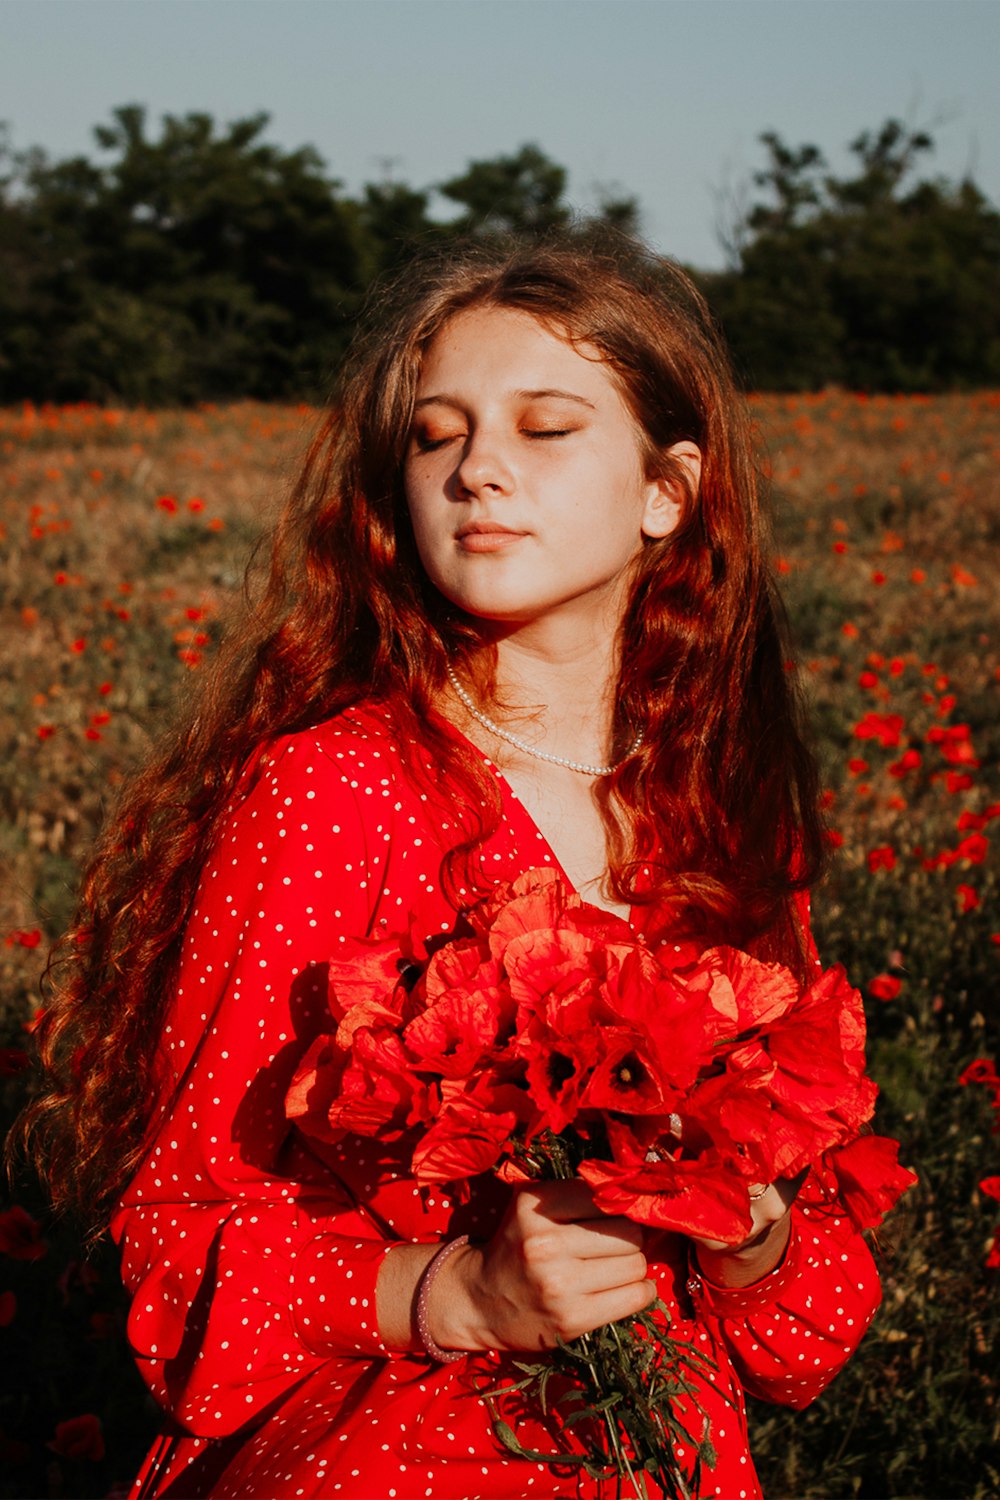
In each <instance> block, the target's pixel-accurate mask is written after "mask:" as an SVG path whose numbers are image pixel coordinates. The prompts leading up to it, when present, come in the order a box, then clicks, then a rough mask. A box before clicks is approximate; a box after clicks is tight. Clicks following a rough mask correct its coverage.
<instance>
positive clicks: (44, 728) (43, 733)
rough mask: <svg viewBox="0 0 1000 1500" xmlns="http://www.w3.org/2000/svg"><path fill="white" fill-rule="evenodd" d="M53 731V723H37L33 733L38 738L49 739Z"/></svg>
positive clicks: (54, 730)
mask: <svg viewBox="0 0 1000 1500" xmlns="http://www.w3.org/2000/svg"><path fill="white" fill-rule="evenodd" d="M55 732H56V726H55V725H54V724H39V726H38V728H37V729H36V730H35V733H36V734H37V735H38V738H39V739H40V740H50V739H51V738H52V736H53V735H54V734H55Z"/></svg>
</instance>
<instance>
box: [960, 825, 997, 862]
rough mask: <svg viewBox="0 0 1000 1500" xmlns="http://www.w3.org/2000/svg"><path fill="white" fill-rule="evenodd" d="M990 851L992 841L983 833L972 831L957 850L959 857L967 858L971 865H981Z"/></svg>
mask: <svg viewBox="0 0 1000 1500" xmlns="http://www.w3.org/2000/svg"><path fill="white" fill-rule="evenodd" d="M989 852H990V841H989V839H987V838H986V837H985V836H984V835H983V834H981V833H970V834H969V835H968V837H967V838H964V839H963V840H962V842H961V843H960V844H959V846H958V848H957V849H956V850H955V855H956V858H957V859H967V860H968V861H969V864H970V865H981V864H982V863H983V861H984V860H985V859H986V856H987V854H988V853H989Z"/></svg>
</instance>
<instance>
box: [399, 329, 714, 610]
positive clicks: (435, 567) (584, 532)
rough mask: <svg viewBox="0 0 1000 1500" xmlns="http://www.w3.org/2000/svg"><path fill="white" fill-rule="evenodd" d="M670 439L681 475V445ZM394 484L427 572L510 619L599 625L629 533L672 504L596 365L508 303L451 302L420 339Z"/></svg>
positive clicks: (631, 558) (454, 593)
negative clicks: (451, 312) (403, 451)
mask: <svg viewBox="0 0 1000 1500" xmlns="http://www.w3.org/2000/svg"><path fill="white" fill-rule="evenodd" d="M588 355H592V357H589V358H588V357H587V356H588ZM682 450H683V451H682ZM687 450H690V451H689V452H688V451H687ZM671 452H672V453H674V454H675V456H677V457H679V458H681V460H682V462H685V463H689V464H690V465H691V467H692V471H693V473H694V478H695V480H697V472H696V468H697V462H698V450H697V448H696V447H695V446H694V444H690V443H687V444H684V443H681V444H677V445H676V448H675V449H672V450H671ZM405 484H406V497H407V502H408V504H409V509H410V516H411V518H412V522H413V530H414V535H415V538H416V544H417V549H418V551H419V554H420V558H421V561H422V562H423V565H424V567H425V569H426V570H427V573H428V575H429V577H430V578H431V580H432V582H433V583H434V584H435V585H436V586H437V588H438V589H439V590H440V591H441V593H442V594H444V595H445V596H446V598H448V599H450V600H451V601H452V602H453V603H454V604H456V605H458V606H460V607H461V608H462V609H463V610H466V611H467V612H468V613H469V614H471V615H475V616H477V617H478V618H480V619H483V620H495V621H497V622H503V623H507V624H510V625H519V624H524V623H528V622H532V621H537V620H539V619H541V618H544V617H548V616H562V617H565V618H567V619H571V620H575V621H576V622H577V623H579V624H580V625H584V624H585V623H590V624H593V623H595V622H596V623H600V624H601V625H602V626H610V627H612V628H613V627H614V626H615V625H616V624H617V622H618V620H619V619H620V618H621V612H622V609H623V608H624V605H625V601H626V599H627V595H628V586H629V583H630V580H631V575H632V570H633V565H634V563H635V560H636V558H637V556H638V555H639V553H640V551H641V549H642V545H643V538H644V537H663V536H667V535H668V534H669V533H670V532H671V531H672V530H673V529H674V527H675V526H676V524H677V518H678V511H679V505H678V500H679V495H678V493H677V487H676V484H675V483H672V482H671V481H669V480H663V479H650V478H648V477H647V476H646V474H645V472H644V468H643V461H642V456H641V452H640V439H639V432H638V429H637V426H636V423H635V420H634V418H633V417H632V414H631V413H630V411H629V410H628V408H627V406H626V405H625V402H624V400H623V398H622V396H621V394H620V392H619V388H618V385H617V383H616V381H615V379H614V377H613V375H612V373H611V371H610V369H609V367H608V366H607V365H606V364H604V363H603V362H602V361H601V360H600V359H599V358H598V357H597V355H596V352H593V351H590V350H589V349H587V348H586V346H584V347H583V351H582V352H581V351H580V350H579V349H577V348H574V347H573V345H572V344H570V343H568V342H567V341H566V340H565V339H564V338H561V337H560V336H559V335H558V334H556V333H554V332H553V331H552V330H551V329H550V328H548V327H547V326H546V325H545V324H543V323H540V322H538V321H537V319H535V318H533V317H532V316H531V315H530V314H528V313H524V312H520V311H516V310H513V309H509V308H478V309H472V310H470V311H468V312H463V313H459V314H457V315H456V316H455V317H453V318H452V319H451V320H450V321H449V322H448V323H447V324H446V325H445V326H444V328H443V329H442V330H441V331H440V332H439V333H438V334H437V335H436V337H435V338H434V339H433V341H432V342H431V344H430V346H429V348H428V350H427V353H426V356H425V358H424V361H423V367H422V369H421V373H420V380H419V384H418V388H417V397H416V407H415V412H414V419H413V428H412V431H411V433H410V437H409V442H408V445H407V455H406V461H405Z"/></svg>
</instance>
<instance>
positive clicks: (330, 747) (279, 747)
mask: <svg viewBox="0 0 1000 1500" xmlns="http://www.w3.org/2000/svg"><path fill="white" fill-rule="evenodd" d="M404 775H405V766H404V762H403V757H402V755H401V753H400V750H399V745H398V738H397V736H396V735H395V734H394V732H393V726H392V720H391V717H390V715H389V713H388V711H387V710H386V709H384V708H382V707H381V706H380V705H378V704H367V703H363V704H359V705H358V706H357V707H356V708H351V709H347V710H345V711H344V712H343V713H340V714H337V715H335V717H334V718H332V719H326V720H324V721H322V722H321V723H318V724H314V725H312V726H311V727H310V728H308V729H300V730H298V731H296V732H295V733H294V734H285V735H281V736H280V737H279V738H278V739H275V740H272V741H271V742H270V743H269V744H268V745H266V746H265V747H264V748H263V749H262V750H261V752H260V753H259V755H258V757H257V759H256V761H255V763H254V765H253V767H252V775H251V778H250V780H251V781H252V782H254V783H256V782H258V781H260V780H263V781H269V782H284V781H287V780H297V781H301V780H303V779H307V778H310V777H318V778H319V780H318V782H317V783H316V785H317V786H319V785H320V784H323V785H329V784H331V783H335V782H340V783H342V784H343V785H344V786H346V787H347V788H349V789H351V790H353V791H361V790H362V789H363V788H365V787H369V786H371V787H375V786H380V787H385V786H389V785H395V784H396V783H397V782H399V780H400V779H401V778H402V777H404Z"/></svg>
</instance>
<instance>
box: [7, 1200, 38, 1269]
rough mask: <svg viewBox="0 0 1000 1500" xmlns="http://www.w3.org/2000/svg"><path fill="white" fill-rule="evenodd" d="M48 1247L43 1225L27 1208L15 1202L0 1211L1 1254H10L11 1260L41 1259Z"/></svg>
mask: <svg viewBox="0 0 1000 1500" xmlns="http://www.w3.org/2000/svg"><path fill="white" fill-rule="evenodd" d="M48 1248H49V1247H48V1244H47V1243H46V1241H45V1240H43V1239H42V1229H41V1225H40V1224H39V1223H38V1222H37V1220H35V1219H33V1218H32V1217H31V1215H30V1214H29V1213H28V1211H27V1209H24V1208H21V1207H20V1206H19V1205H18V1204H15V1205H14V1207H13V1208H8V1209H7V1211H6V1212H5V1213H0V1255H9V1256H10V1258H11V1260H40V1259H41V1257H42V1256H43V1255H44V1254H45V1253H46V1252H47V1250H48Z"/></svg>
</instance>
